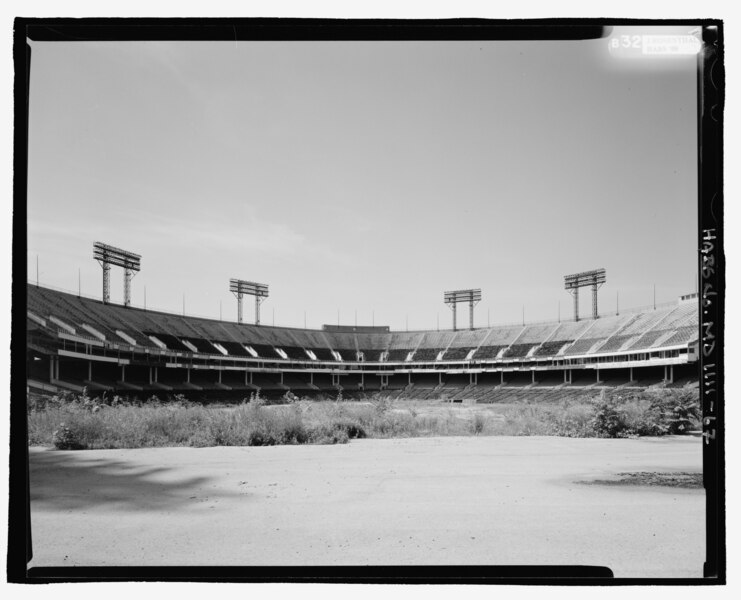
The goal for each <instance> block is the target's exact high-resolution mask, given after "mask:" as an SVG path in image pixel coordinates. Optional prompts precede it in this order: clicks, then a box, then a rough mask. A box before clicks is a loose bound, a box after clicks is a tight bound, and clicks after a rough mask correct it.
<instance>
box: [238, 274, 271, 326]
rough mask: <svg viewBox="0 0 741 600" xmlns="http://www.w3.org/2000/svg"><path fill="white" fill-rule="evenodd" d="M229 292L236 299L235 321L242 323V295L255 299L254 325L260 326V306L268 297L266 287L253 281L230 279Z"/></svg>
mask: <svg viewBox="0 0 741 600" xmlns="http://www.w3.org/2000/svg"><path fill="white" fill-rule="evenodd" d="M229 291H231V292H232V293H233V294H234V295H235V296H236V297H237V321H238V322H239V323H241V322H242V295H243V294H247V295H248V296H254V297H255V325H259V324H260V304H262V302H263V301H264V300H265V298H267V297H268V286H267V285H265V284H264V283H255V282H254V281H243V280H242V279H230V280H229Z"/></svg>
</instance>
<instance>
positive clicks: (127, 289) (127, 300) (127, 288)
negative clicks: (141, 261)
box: [124, 269, 134, 306]
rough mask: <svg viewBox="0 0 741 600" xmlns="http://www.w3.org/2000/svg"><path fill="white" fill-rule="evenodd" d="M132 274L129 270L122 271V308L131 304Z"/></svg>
mask: <svg viewBox="0 0 741 600" xmlns="http://www.w3.org/2000/svg"><path fill="white" fill-rule="evenodd" d="M133 276H134V272H133V271H131V270H130V269H124V306H129V305H130V304H131V278H132V277H133Z"/></svg>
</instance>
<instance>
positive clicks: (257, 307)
mask: <svg viewBox="0 0 741 600" xmlns="http://www.w3.org/2000/svg"><path fill="white" fill-rule="evenodd" d="M259 324H260V296H255V325H259ZM273 325H275V306H274V307H273Z"/></svg>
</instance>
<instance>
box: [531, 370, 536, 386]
mask: <svg viewBox="0 0 741 600" xmlns="http://www.w3.org/2000/svg"><path fill="white" fill-rule="evenodd" d="M531 373H532V374H533V383H535V371H531Z"/></svg>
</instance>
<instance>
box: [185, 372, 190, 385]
mask: <svg viewBox="0 0 741 600" xmlns="http://www.w3.org/2000/svg"><path fill="white" fill-rule="evenodd" d="M185 383H190V369H185Z"/></svg>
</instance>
